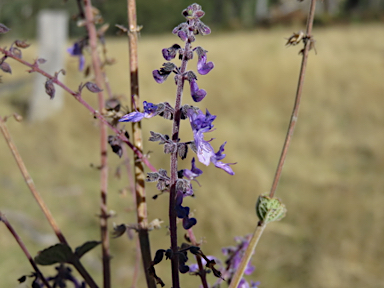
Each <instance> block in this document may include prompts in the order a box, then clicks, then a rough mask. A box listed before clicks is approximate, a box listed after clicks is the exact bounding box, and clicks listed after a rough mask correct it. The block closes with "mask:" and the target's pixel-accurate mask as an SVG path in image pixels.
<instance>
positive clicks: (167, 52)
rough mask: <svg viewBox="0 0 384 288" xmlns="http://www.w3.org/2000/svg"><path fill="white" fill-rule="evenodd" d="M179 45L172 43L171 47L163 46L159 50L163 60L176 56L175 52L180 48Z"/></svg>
mask: <svg viewBox="0 0 384 288" xmlns="http://www.w3.org/2000/svg"><path fill="white" fill-rule="evenodd" d="M180 48H181V47H180V45H178V44H173V46H172V47H169V48H164V49H163V50H162V51H161V52H162V53H163V57H164V59H165V60H167V61H169V60H172V59H174V58H175V57H176V54H177V52H178V51H179V50H180Z"/></svg>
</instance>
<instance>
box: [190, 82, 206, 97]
mask: <svg viewBox="0 0 384 288" xmlns="http://www.w3.org/2000/svg"><path fill="white" fill-rule="evenodd" d="M189 84H190V88H191V96H192V99H193V101H195V102H200V101H201V100H203V99H204V97H205V96H206V95H207V92H206V91H205V90H204V89H199V86H198V85H197V82H196V80H194V79H192V80H191V81H190V82H189Z"/></svg>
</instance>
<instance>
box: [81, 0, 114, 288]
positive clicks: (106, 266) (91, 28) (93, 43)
mask: <svg viewBox="0 0 384 288" xmlns="http://www.w3.org/2000/svg"><path fill="white" fill-rule="evenodd" d="M84 7H85V18H86V23H87V24H86V26H87V30H88V36H89V46H90V47H91V56H92V67H93V71H94V73H95V82H96V85H97V86H98V87H102V84H103V74H102V71H101V62H100V58H99V55H98V53H97V32H96V27H95V24H94V17H93V13H92V4H91V0H84ZM97 96H98V103H99V111H102V110H103V108H104V95H103V92H98V93H97ZM99 125H100V157H101V159H100V160H101V168H100V197H101V199H100V200H101V201H100V232H101V250H102V257H103V260H102V262H103V282H104V288H110V287H111V267H110V260H111V256H110V252H109V234H108V218H109V213H108V206H107V196H108V157H107V137H108V135H107V126H106V125H105V124H104V123H103V121H100V122H99Z"/></svg>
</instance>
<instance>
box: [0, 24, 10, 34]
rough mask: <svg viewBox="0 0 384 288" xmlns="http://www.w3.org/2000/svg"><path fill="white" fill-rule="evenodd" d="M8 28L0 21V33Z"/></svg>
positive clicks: (5, 31)
mask: <svg viewBox="0 0 384 288" xmlns="http://www.w3.org/2000/svg"><path fill="white" fill-rule="evenodd" d="M9 30H11V29H9V28H8V27H7V26H5V25H4V24H3V23H0V34H4V33H7V32H8V31H9Z"/></svg>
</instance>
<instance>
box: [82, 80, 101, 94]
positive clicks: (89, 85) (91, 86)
mask: <svg viewBox="0 0 384 288" xmlns="http://www.w3.org/2000/svg"><path fill="white" fill-rule="evenodd" d="M84 86H85V87H87V89H88V90H89V91H91V92H92V93H99V92H101V91H103V89H100V88H99V87H98V86H97V85H96V84H95V83H92V82H87V83H85V84H84Z"/></svg>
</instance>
